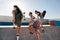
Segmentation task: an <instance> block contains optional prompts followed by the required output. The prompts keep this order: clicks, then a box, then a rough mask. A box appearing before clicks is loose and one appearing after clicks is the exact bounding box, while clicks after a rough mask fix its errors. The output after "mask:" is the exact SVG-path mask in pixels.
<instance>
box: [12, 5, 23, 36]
mask: <svg viewBox="0 0 60 40" xmlns="http://www.w3.org/2000/svg"><path fill="white" fill-rule="evenodd" d="M13 8H14V10H13V11H12V14H13V18H14V20H13V21H14V23H15V25H17V28H16V35H19V34H20V27H21V21H22V18H23V14H22V11H21V10H20V9H19V7H18V6H17V5H14V6H13Z"/></svg>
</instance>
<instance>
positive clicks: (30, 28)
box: [29, 25, 33, 34]
mask: <svg viewBox="0 0 60 40" xmlns="http://www.w3.org/2000/svg"><path fill="white" fill-rule="evenodd" d="M29 31H30V34H33V27H32V25H29Z"/></svg>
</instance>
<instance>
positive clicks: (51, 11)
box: [0, 0, 60, 19]
mask: <svg viewBox="0 0 60 40" xmlns="http://www.w3.org/2000/svg"><path fill="white" fill-rule="evenodd" d="M13 5H18V6H19V7H20V9H21V10H22V12H26V17H29V16H28V13H29V12H30V11H31V12H33V15H34V11H35V10H38V11H41V12H42V11H43V10H46V11H47V13H46V16H45V18H46V19H55V18H60V0H13V1H12V0H0V15H5V16H12V13H11V12H12V10H13Z"/></svg>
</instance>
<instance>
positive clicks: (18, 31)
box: [16, 26, 20, 35]
mask: <svg viewBox="0 0 60 40" xmlns="http://www.w3.org/2000/svg"><path fill="white" fill-rule="evenodd" d="M16 33H17V35H19V34H20V26H17V28H16Z"/></svg>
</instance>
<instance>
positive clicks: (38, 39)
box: [36, 30, 40, 40]
mask: <svg viewBox="0 0 60 40" xmlns="http://www.w3.org/2000/svg"><path fill="white" fill-rule="evenodd" d="M36 35H37V40H40V30H37V33H36Z"/></svg>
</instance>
